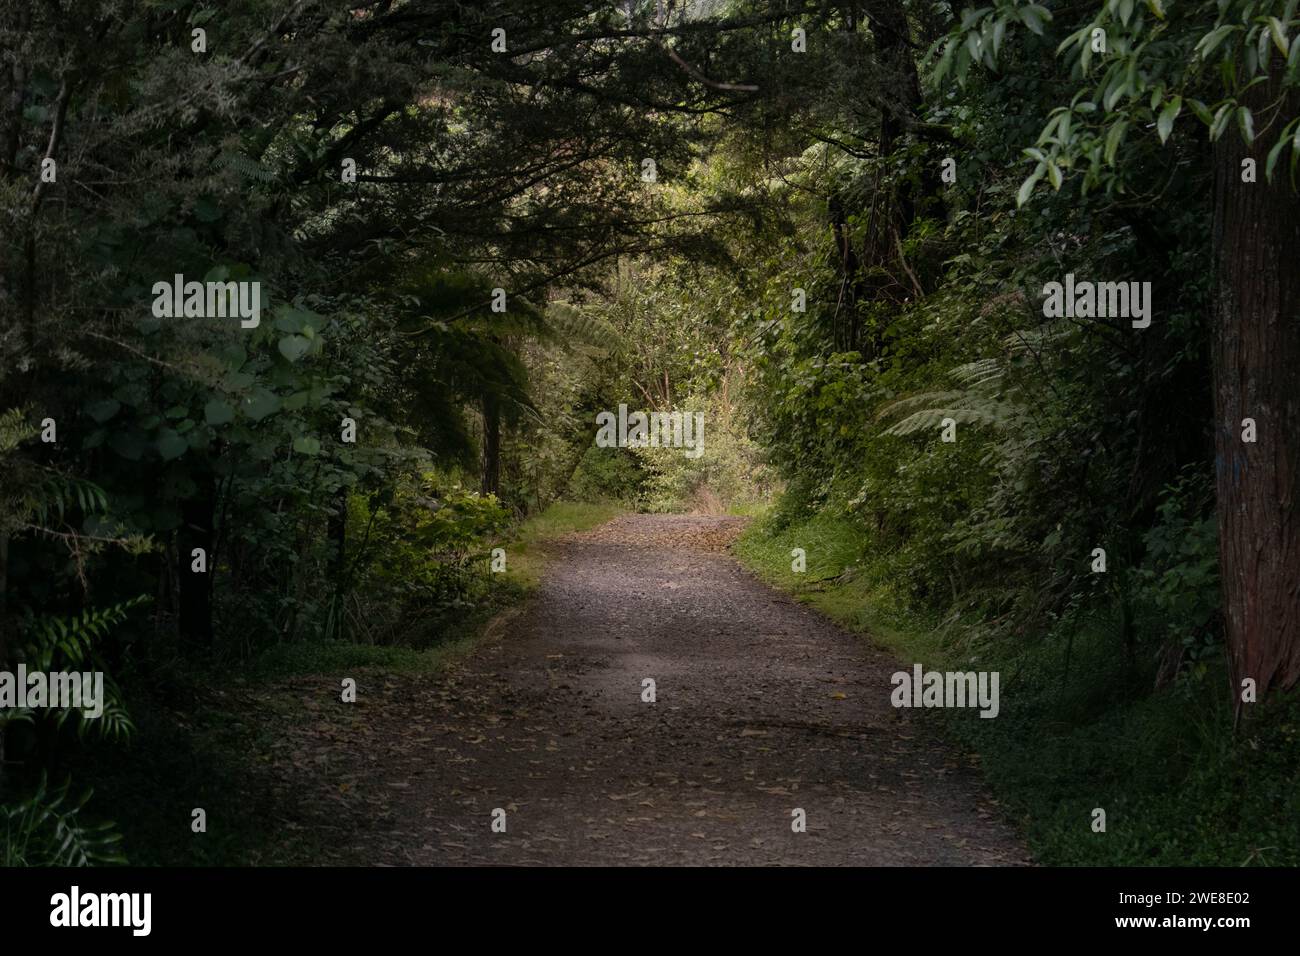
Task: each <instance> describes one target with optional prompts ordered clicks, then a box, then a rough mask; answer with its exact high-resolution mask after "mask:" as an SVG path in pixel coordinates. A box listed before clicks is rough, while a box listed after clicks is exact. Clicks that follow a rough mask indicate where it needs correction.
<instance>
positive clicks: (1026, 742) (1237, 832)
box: [733, 514, 1300, 866]
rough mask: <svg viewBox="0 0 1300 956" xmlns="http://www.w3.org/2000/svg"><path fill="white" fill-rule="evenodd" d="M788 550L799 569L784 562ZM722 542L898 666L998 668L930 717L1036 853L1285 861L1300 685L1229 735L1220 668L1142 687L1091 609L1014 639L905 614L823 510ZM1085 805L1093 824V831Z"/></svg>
mask: <svg viewBox="0 0 1300 956" xmlns="http://www.w3.org/2000/svg"><path fill="white" fill-rule="evenodd" d="M796 547H798V548H803V549H804V550H805V551H806V553H807V570H806V571H805V572H804V573H802V574H799V573H795V572H793V571H792V570H791V562H792V560H793V558H792V557H791V550H792V549H793V548H796ZM733 550H734V552H735V554H736V555H737V557H738V558H739V559H740V560H741V561H742V563H744V564H745V565H747V566H748V567H749V568H750V569H752V570H753V571H754V572H755V573H756V574H757V575H758V576H759V577H760V578H762V579H763V580H765V581H766V582H768V583H769V584H771V585H773V586H775V587H778V588H781V589H783V590H785V591H788V592H790V593H791V594H792V596H794V597H795V598H796V599H798V600H800V601H801V602H803V603H806V604H808V605H809V606H810V607H813V608H815V609H816V610H818V611H819V612H821V613H823V614H825V615H826V616H827V617H829V618H831V619H832V620H834V621H836V622H837V623H839V624H841V625H843V626H844V627H846V628H848V629H850V630H853V631H856V632H859V633H864V634H867V635H869V636H870V638H871V639H872V640H873V641H874V642H875V643H877V644H878V645H880V646H882V647H884V648H885V649H887V650H889V651H890V652H892V653H893V654H894V656H896V657H897V658H898V659H899V661H900V670H908V669H910V668H911V667H912V665H913V664H914V663H920V664H921V665H922V666H923V667H925V668H926V669H927V670H944V671H949V670H961V671H970V670H975V671H981V670H986V671H998V672H999V674H1000V681H1001V686H1000V694H999V696H1000V703H1001V709H1000V713H999V715H998V717H997V718H995V719H981V718H979V716H978V713H977V712H976V711H975V710H971V709H967V710H942V709H937V710H935V711H933V712H932V718H933V719H934V720H938V721H941V722H942V728H943V730H944V732H945V733H946V734H947V735H948V736H949V737H950V739H952V740H954V741H955V742H956V743H958V744H959V745H960V746H962V747H963V748H964V749H966V750H968V751H970V752H972V753H973V754H975V755H977V758H978V761H979V763H980V765H981V767H982V769H983V771H984V774H985V777H986V779H987V781H988V783H989V785H990V788H991V789H992V790H993V792H994V794H995V795H996V796H997V798H998V799H999V800H1000V801H1001V802H1002V803H1003V805H1004V806H1006V807H1007V808H1008V810H1009V811H1010V813H1011V815H1012V817H1013V819H1014V820H1015V821H1016V822H1017V823H1018V824H1019V826H1020V827H1021V829H1022V832H1023V833H1024V836H1025V838H1026V840H1027V842H1028V844H1029V847H1030V850H1031V852H1032V853H1033V855H1034V857H1035V859H1036V860H1037V861H1038V862H1039V863H1041V864H1045V865H1088V866H1142V865H1154V866H1188V865H1191V866H1207V865H1208V866H1240V865H1286V866H1295V865H1297V863H1300V695H1297V694H1291V695H1287V696H1285V697H1275V698H1274V699H1273V700H1271V701H1270V702H1269V703H1268V704H1267V705H1259V710H1258V711H1257V712H1255V713H1254V715H1253V717H1252V718H1251V719H1249V720H1248V721H1245V722H1243V723H1242V724H1241V725H1240V726H1239V727H1237V728H1236V729H1235V730H1234V727H1233V714H1232V713H1231V708H1230V706H1229V702H1228V688H1227V678H1226V675H1225V672H1224V670H1223V668H1222V667H1217V668H1216V667H1211V668H1209V669H1207V671H1206V672H1205V673H1203V674H1202V676H1201V677H1200V679H1185V680H1180V681H1178V682H1176V683H1174V684H1173V685H1171V686H1167V687H1165V688H1162V689H1161V690H1158V691H1154V690H1152V688H1153V680H1154V671H1155V668H1154V662H1153V661H1152V662H1150V663H1149V664H1148V663H1144V662H1143V661H1142V660H1140V659H1139V661H1138V663H1137V664H1136V665H1135V666H1130V665H1129V664H1128V663H1126V660H1125V655H1124V653H1123V649H1122V646H1121V642H1120V639H1119V638H1118V636H1117V635H1118V622H1117V621H1115V620H1112V619H1110V617H1109V616H1108V615H1106V614H1100V615H1097V616H1095V617H1093V618H1091V619H1089V620H1086V621H1084V622H1082V623H1079V624H1076V625H1074V626H1073V627H1072V628H1071V630H1070V632H1069V633H1066V634H1052V635H1044V636H1043V637H1041V638H1039V639H1037V640H1034V641H1033V642H1031V643H1028V644H1026V643H1025V642H1024V641H1023V639H1022V640H1018V641H1012V640H1010V639H1006V638H1002V639H997V640H984V641H974V640H971V639H970V635H971V633H972V629H971V628H969V627H966V626H963V624H962V623H960V622H958V623H956V624H954V623H953V622H951V621H947V622H944V621H941V619H940V618H939V617H938V616H937V615H925V614H921V613H916V612H914V611H912V610H909V609H908V608H907V606H906V603H905V601H904V600H903V598H902V596H901V595H900V594H899V589H898V588H897V586H896V580H895V579H894V578H891V575H890V570H889V561H888V558H887V557H876V558H874V559H873V558H872V556H871V555H870V554H869V552H868V541H867V539H866V537H865V535H864V534H863V533H862V532H861V531H860V530H858V529H857V528H855V527H854V526H853V524H852V523H851V522H849V521H847V520H843V519H839V518H835V517H830V516H827V515H824V514H822V515H817V516H814V517H813V518H812V519H811V520H808V521H806V522H804V523H802V524H799V525H795V526H791V527H787V528H783V529H781V530H776V529H775V528H774V522H773V521H772V520H770V516H769V517H762V516H760V517H759V518H758V519H757V520H756V521H754V522H752V523H751V524H750V526H749V527H748V528H747V529H746V530H745V532H744V533H743V534H742V535H741V536H740V538H739V539H738V540H737V542H736V544H735V545H734V546H733ZM1151 656H1152V655H1148V657H1151ZM1099 809H1100V810H1104V811H1105V822H1106V830H1105V832H1095V831H1094V829H1093V823H1094V819H1095V816H1094V813H1095V811H1096V810H1099Z"/></svg>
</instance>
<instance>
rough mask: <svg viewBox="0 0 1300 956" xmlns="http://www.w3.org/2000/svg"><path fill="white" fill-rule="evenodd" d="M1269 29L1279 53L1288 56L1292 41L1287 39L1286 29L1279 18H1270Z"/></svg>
mask: <svg viewBox="0 0 1300 956" xmlns="http://www.w3.org/2000/svg"><path fill="white" fill-rule="evenodd" d="M1268 29H1269V32H1270V33H1271V34H1272V35H1273V45H1274V46H1275V47H1277V50H1278V52H1279V53H1281V54H1282V55H1283V56H1286V55H1287V54H1288V53H1289V52H1290V51H1291V41H1290V40H1288V39H1287V36H1286V27H1285V26H1284V25H1283V23H1282V21H1281V20H1279V19H1278V18H1277V17H1269V18H1268Z"/></svg>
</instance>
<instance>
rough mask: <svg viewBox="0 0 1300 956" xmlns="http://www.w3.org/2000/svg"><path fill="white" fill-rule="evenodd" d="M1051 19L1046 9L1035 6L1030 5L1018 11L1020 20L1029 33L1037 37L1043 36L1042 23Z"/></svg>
mask: <svg viewBox="0 0 1300 956" xmlns="http://www.w3.org/2000/svg"><path fill="white" fill-rule="evenodd" d="M1050 19H1052V15H1051V14H1050V13H1048V12H1047V9H1046V8H1044V7H1040V6H1038V5H1037V4H1031V5H1029V6H1027V7H1025V8H1023V9H1022V10H1021V11H1020V20H1021V22H1022V23H1024V25H1025V26H1027V27H1029V29H1030V31H1031V32H1033V33H1035V34H1037V35H1038V36H1042V35H1043V22H1044V21H1045V20H1050Z"/></svg>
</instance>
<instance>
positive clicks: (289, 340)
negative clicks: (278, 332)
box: [280, 335, 311, 362]
mask: <svg viewBox="0 0 1300 956" xmlns="http://www.w3.org/2000/svg"><path fill="white" fill-rule="evenodd" d="M309 348H311V339H308V338H306V337H304V336H301V335H286V336H285V337H284V338H282V339H281V340H280V354H281V355H283V356H284V357H285V358H287V359H288V360H289V361H290V362H296V361H298V359H300V358H302V357H303V355H305V354H306V353H307V350H308V349H309Z"/></svg>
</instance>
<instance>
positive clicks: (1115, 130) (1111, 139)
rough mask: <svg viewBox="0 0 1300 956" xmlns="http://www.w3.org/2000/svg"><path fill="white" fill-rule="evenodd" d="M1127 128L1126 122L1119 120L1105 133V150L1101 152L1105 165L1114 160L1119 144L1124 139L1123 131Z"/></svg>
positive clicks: (1111, 163)
mask: <svg viewBox="0 0 1300 956" xmlns="http://www.w3.org/2000/svg"><path fill="white" fill-rule="evenodd" d="M1127 130H1128V123H1127V122H1124V121H1120V122H1118V123H1116V124H1115V125H1114V126H1112V127H1111V128H1110V132H1109V133H1107V134H1106V150H1105V152H1104V153H1103V156H1104V158H1105V162H1106V165H1107V166H1110V165H1113V164H1114V162H1115V154H1116V153H1117V152H1118V151H1119V144H1120V143H1122V142H1123V141H1124V133H1125V132H1126V131H1127Z"/></svg>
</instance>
